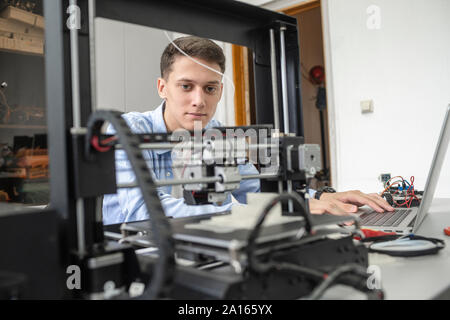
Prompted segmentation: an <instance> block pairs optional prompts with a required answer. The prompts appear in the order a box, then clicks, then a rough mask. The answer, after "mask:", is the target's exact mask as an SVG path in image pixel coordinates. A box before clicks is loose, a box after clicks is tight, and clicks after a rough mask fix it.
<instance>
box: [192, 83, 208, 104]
mask: <svg viewBox="0 0 450 320" xmlns="http://www.w3.org/2000/svg"><path fill="white" fill-rule="evenodd" d="M192 105H193V106H194V107H199V108H202V107H204V106H205V93H204V92H203V88H200V87H196V88H195V89H194V90H193V92H192Z"/></svg>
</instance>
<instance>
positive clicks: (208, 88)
mask: <svg viewBox="0 0 450 320" xmlns="http://www.w3.org/2000/svg"><path fill="white" fill-rule="evenodd" d="M216 90H217V88H216V87H206V92H208V93H214V92H216Z"/></svg>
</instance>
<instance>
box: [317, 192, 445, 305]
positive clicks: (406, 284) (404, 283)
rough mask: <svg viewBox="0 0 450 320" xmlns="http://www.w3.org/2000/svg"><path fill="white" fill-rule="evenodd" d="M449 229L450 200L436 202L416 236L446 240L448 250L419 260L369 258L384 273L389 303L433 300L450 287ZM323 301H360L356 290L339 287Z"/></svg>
mask: <svg viewBox="0 0 450 320" xmlns="http://www.w3.org/2000/svg"><path fill="white" fill-rule="evenodd" d="M449 226H450V199H434V200H433V204H432V206H431V209H430V212H429V214H428V216H427V217H426V218H425V220H424V221H423V222H422V225H421V226H420V228H419V230H418V231H417V233H416V234H418V235H421V236H426V237H433V238H439V239H443V240H444V241H445V242H446V247H445V248H444V249H442V250H440V251H439V253H438V254H434V255H427V256H420V257H392V256H388V255H385V254H380V253H370V254H369V264H370V265H372V266H378V267H379V270H380V271H381V282H382V287H383V289H384V291H385V298H386V299H402V300H403V299H414V300H418V299H420V300H423V299H432V298H434V297H436V296H438V295H439V294H440V293H441V292H443V291H444V290H446V289H448V288H449V287H450V237H449V236H446V235H445V234H444V228H445V227H449ZM323 298H324V299H343V298H344V299H361V298H364V296H363V295H362V294H360V293H358V292H356V291H355V290H353V289H350V288H346V287H343V286H336V287H335V288H332V289H330V290H329V291H328V292H327V293H326V294H325V295H324V296H323Z"/></svg>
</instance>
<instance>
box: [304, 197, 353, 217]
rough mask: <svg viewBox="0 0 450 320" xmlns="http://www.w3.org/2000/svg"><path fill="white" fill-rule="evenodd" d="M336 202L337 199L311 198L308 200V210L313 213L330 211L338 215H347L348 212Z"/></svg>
mask: <svg viewBox="0 0 450 320" xmlns="http://www.w3.org/2000/svg"><path fill="white" fill-rule="evenodd" d="M336 202H337V201H331V200H316V199H311V200H310V202H309V205H310V211H311V213H313V214H322V213H330V214H334V215H339V216H343V215H348V214H349V213H348V212H346V211H345V210H344V209H342V208H341V207H340V206H339V205H338V204H337V203H336Z"/></svg>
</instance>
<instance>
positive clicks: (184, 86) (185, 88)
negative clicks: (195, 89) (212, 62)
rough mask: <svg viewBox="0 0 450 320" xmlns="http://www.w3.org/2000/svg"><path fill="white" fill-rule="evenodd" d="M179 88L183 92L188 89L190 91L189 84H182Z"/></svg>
mask: <svg viewBox="0 0 450 320" xmlns="http://www.w3.org/2000/svg"><path fill="white" fill-rule="evenodd" d="M181 88H182V89H183V90H189V89H191V86H190V85H189V84H182V85H181Z"/></svg>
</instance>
